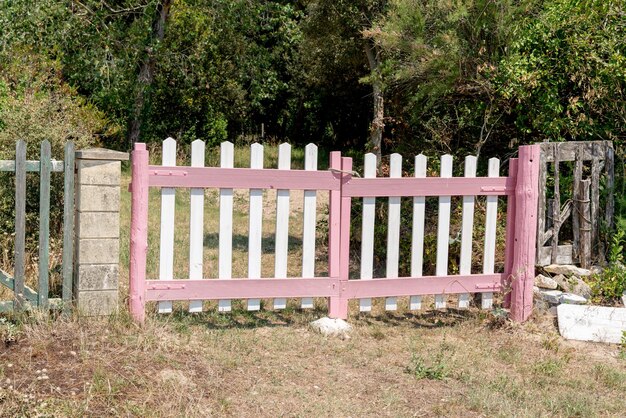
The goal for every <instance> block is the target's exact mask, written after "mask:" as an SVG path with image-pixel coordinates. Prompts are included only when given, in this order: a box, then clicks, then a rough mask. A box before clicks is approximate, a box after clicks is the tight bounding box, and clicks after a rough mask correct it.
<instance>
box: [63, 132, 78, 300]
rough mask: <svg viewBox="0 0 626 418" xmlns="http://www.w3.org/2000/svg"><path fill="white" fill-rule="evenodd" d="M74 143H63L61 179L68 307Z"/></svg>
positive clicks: (70, 272)
mask: <svg viewBox="0 0 626 418" xmlns="http://www.w3.org/2000/svg"><path fill="white" fill-rule="evenodd" d="M74 152H75V150H74V143H73V142H68V143H66V144H65V162H64V164H65V172H64V179H63V291H62V299H63V302H64V306H65V307H66V308H67V309H70V307H71V304H70V302H71V301H72V275H73V266H74Z"/></svg>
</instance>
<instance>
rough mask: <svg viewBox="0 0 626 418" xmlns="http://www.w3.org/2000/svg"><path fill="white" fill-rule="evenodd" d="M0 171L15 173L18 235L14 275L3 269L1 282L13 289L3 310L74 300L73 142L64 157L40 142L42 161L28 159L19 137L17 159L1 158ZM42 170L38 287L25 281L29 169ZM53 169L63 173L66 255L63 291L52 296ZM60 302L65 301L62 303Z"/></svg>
mask: <svg viewBox="0 0 626 418" xmlns="http://www.w3.org/2000/svg"><path fill="white" fill-rule="evenodd" d="M0 172H13V173H15V235H14V237H15V238H14V240H15V241H14V269H13V276H11V275H10V274H9V273H7V272H4V271H2V270H0V285H3V286H5V287H7V288H8V289H9V290H11V291H13V293H14V298H13V300H12V301H1V302H0V312H2V311H11V310H13V309H17V310H21V309H28V308H31V307H34V306H37V307H42V308H47V307H49V306H51V305H52V306H59V305H63V306H65V307H69V306H70V303H71V300H72V274H73V268H72V266H73V255H74V250H73V245H74V143H72V142H68V143H67V144H66V145H65V159H64V161H56V160H53V159H52V156H51V150H50V143H49V142H48V141H44V142H42V143H41V153H40V157H39V161H28V160H26V143H25V142H24V141H18V142H17V143H16V148H15V160H4V161H0ZM27 172H36V173H39V254H38V267H39V268H38V270H39V277H38V285H37V288H36V289H33V288H31V287H29V286H28V285H27V284H26V283H25V279H26V173H27ZM54 172H61V173H64V177H65V179H64V186H63V188H64V193H63V196H64V201H63V255H62V295H61V298H54V299H49V298H48V296H49V286H50V283H49V277H50V270H49V263H50V180H51V175H52V173H54ZM60 302H63V303H62V304H61V303H60Z"/></svg>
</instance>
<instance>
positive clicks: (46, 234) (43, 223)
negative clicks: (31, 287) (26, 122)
mask: <svg viewBox="0 0 626 418" xmlns="http://www.w3.org/2000/svg"><path fill="white" fill-rule="evenodd" d="M51 153H52V152H51V150H50V142H48V141H43V142H42V143H41V155H40V162H41V168H40V170H39V289H38V293H39V301H38V302H39V307H41V308H47V306H48V289H49V286H48V282H49V271H48V269H49V264H50V172H51V170H52V164H51V163H50V159H51V157H52V156H51Z"/></svg>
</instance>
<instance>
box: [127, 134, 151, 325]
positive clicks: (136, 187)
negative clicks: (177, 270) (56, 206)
mask: <svg viewBox="0 0 626 418" xmlns="http://www.w3.org/2000/svg"><path fill="white" fill-rule="evenodd" d="M131 161H132V180H131V196H132V200H131V217H130V285H129V287H130V289H129V293H130V297H129V301H128V303H129V310H130V315H131V316H132V318H133V319H134V320H135V321H136V322H138V323H140V324H143V323H144V321H145V318H146V309H145V304H146V300H145V298H146V291H145V286H146V256H147V251H148V151H147V150H146V144H141V143H136V144H135V149H134V150H133V152H132V154H131Z"/></svg>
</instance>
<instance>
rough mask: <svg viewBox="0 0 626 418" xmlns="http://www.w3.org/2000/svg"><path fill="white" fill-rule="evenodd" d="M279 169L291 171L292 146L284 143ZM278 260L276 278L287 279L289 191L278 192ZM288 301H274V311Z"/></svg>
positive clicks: (275, 263)
mask: <svg viewBox="0 0 626 418" xmlns="http://www.w3.org/2000/svg"><path fill="white" fill-rule="evenodd" d="M278 169H279V170H290V169H291V145H289V144H287V143H284V144H280V146H279V147H278ZM275 246H276V252H275V255H276V258H275V259H274V277H276V278H280V279H284V278H286V277H287V255H288V250H289V190H277V191H276V242H275ZM286 307H287V300H286V299H284V298H279V299H274V309H285V308H286Z"/></svg>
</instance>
